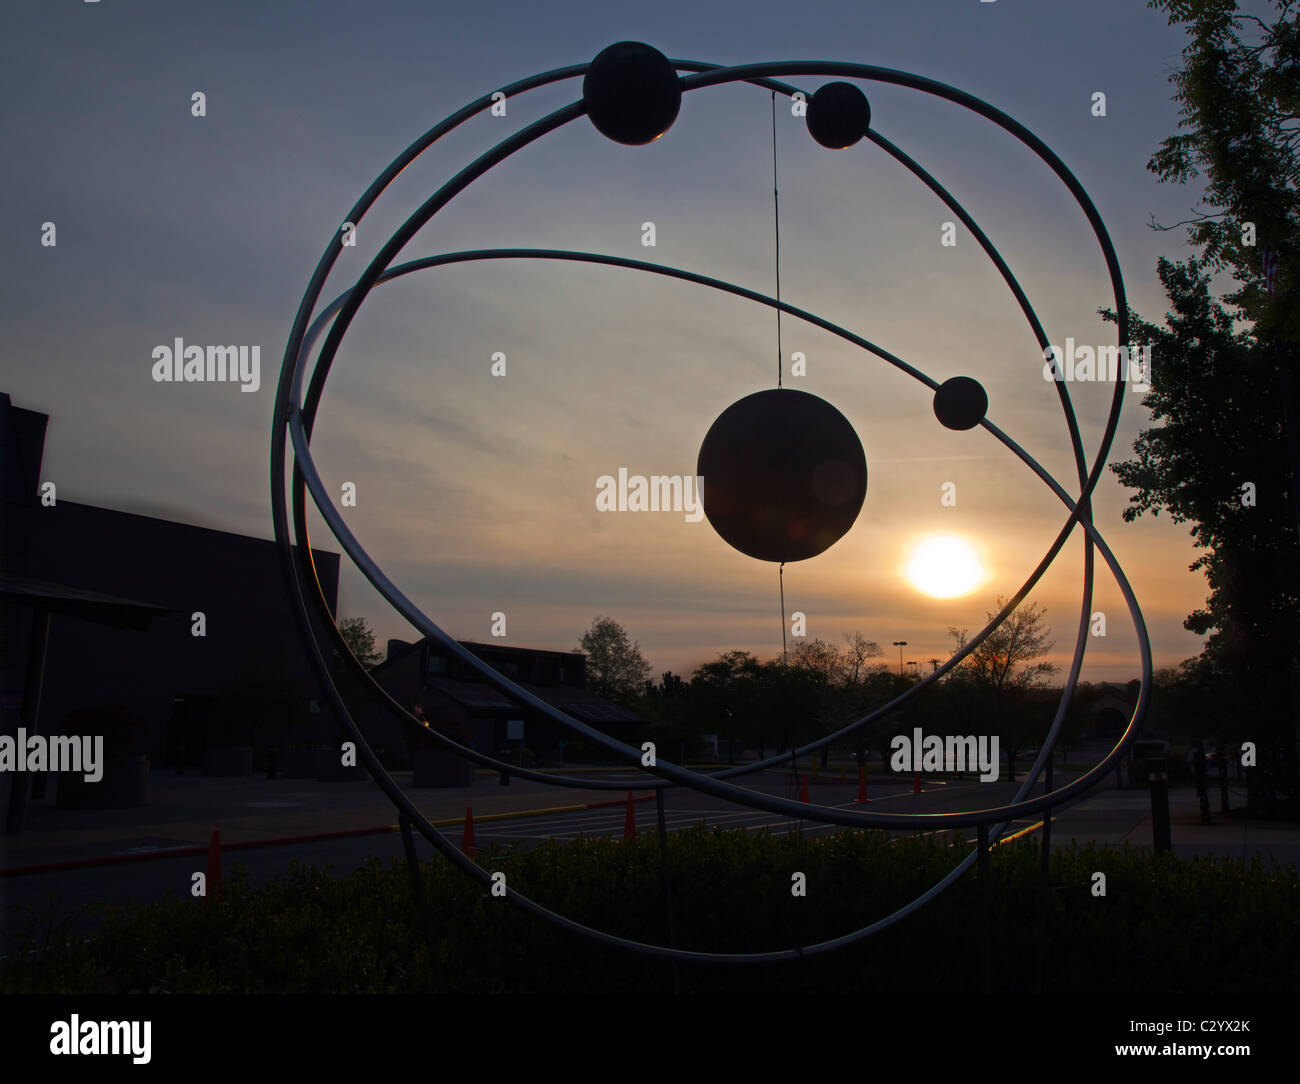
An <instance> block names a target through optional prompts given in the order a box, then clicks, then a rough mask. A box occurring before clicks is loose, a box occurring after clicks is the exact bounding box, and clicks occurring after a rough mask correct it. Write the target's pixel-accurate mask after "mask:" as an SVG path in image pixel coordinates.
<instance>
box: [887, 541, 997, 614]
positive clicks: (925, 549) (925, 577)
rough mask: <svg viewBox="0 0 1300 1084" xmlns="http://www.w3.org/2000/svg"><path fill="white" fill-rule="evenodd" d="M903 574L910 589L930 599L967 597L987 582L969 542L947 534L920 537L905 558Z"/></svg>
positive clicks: (981, 566) (982, 567) (982, 568)
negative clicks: (914, 589)
mask: <svg viewBox="0 0 1300 1084" xmlns="http://www.w3.org/2000/svg"><path fill="white" fill-rule="evenodd" d="M905 575H906V576H907V579H908V581H909V582H910V583H911V584H912V586H913V587H915V588H916V589H917V590H918V591H921V592H922V593H924V594H927V595H929V596H930V597H931V598H957V597H958V596H960V595H966V594H969V593H970V592H971V591H973V590H974V589H975V588H976V587H978V586H979V585H980V584H981V583H983V582H984V580H985V579H986V573H985V571H984V566H983V565H982V564H980V559H979V557H978V556H977V555H976V553H975V550H974V549H973V548H972V547H971V545H970V543H968V542H966V541H964V540H963V539H960V538H957V537H956V536H955V535H950V534H940V535H930V536H929V537H928V538H923V539H922V540H921V541H920V542H919V543H918V544H917V545H916V547H915V548H914V549H913V550H912V552H911V555H910V556H909V557H908V559H907V567H906V570H905Z"/></svg>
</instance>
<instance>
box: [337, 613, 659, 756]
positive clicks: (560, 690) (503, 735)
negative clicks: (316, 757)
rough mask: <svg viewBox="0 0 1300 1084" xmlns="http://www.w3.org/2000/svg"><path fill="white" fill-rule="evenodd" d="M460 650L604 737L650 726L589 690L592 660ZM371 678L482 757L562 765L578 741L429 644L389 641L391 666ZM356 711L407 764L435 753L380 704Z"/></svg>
mask: <svg viewBox="0 0 1300 1084" xmlns="http://www.w3.org/2000/svg"><path fill="white" fill-rule="evenodd" d="M461 646H462V647H464V648H465V649H466V650H467V651H469V652H470V653H471V654H472V655H474V656H476V657H477V658H479V659H482V660H483V661H484V662H485V663H487V664H488V665H489V666H491V667H492V668H493V669H495V670H497V671H498V672H500V673H501V674H503V675H504V676H505V677H508V678H509V679H510V680H511V681H514V682H516V683H517V684H519V685H520V686H521V687H522V688H523V689H525V690H526V691H527V692H530V693H532V694H533V695H534V696H536V697H537V698H538V699H540V700H543V701H545V702H546V703H547V704H550V705H551V706H553V707H555V708H558V709H559V710H560V711H563V712H565V713H566V714H568V715H571V716H572V717H573V718H575V719H577V720H578V721H579V722H583V723H587V724H588V725H590V726H592V727H594V728H595V729H597V730H600V731H601V732H603V733H607V734H609V735H611V736H613V737H618V738H620V740H625V741H630V739H631V738H632V737H634V736H636V734H639V733H640V732H641V730H642V729H643V728H644V727H645V725H646V721H645V720H644V719H642V718H641V717H640V716H639V715H637V714H636V713H635V712H632V711H629V710H628V709H627V708H624V707H622V706H620V705H618V704H614V703H612V702H610V701H608V700H606V699H605V698H604V697H602V696H599V695H597V694H596V693H594V692H590V691H588V689H587V687H586V670H587V667H586V657H585V656H583V655H581V654H579V653H578V652H565V651H538V650H533V649H531V648H522V647H509V646H507V645H504V644H480V643H472V642H469V641H462V642H461ZM370 673H371V676H372V677H374V678H375V680H376V681H377V682H378V683H379V684H380V685H381V686H382V687H383V688H384V690H385V691H386V692H387V693H388V694H389V695H390V696H391V697H392V698H393V699H394V700H396V701H397V702H398V703H399V704H401V705H402V707H404V708H405V709H406V710H407V711H410V712H412V713H413V714H415V715H416V716H417V717H423V718H425V719H427V720H428V722H429V724H430V725H431V726H432V727H433V728H434V729H436V730H439V731H440V732H442V733H444V734H446V735H447V736H449V737H452V738H455V739H456V740H457V741H459V742H460V743H462V744H464V745H468V746H469V747H470V748H473V749H476V750H478V751H479V752H482V753H488V754H490V755H496V756H500V755H502V754H508V753H512V752H517V751H518V749H519V748H520V746H522V747H524V748H527V749H530V750H532V751H533V753H535V754H537V755H539V756H543V757H550V758H553V759H556V760H558V759H560V755H561V750H562V748H563V743H564V742H566V741H570V742H571V741H572V740H573V735H572V733H571V732H570V731H568V730H566V729H565V728H564V727H562V726H560V725H559V724H558V723H555V722H552V721H551V720H550V719H547V718H545V717H544V716H543V715H541V713H540V712H536V711H534V710H533V709H531V708H525V707H523V706H521V705H519V704H518V703H516V702H514V701H513V700H511V699H510V698H509V697H507V696H505V695H504V694H503V693H500V692H498V691H497V690H496V689H494V688H493V687H492V686H491V685H489V684H488V683H487V681H486V679H485V678H483V677H482V675H480V674H479V673H478V672H477V671H475V670H473V669H472V668H471V667H469V666H467V665H466V664H465V663H463V662H462V661H461V660H459V659H456V658H451V657H449V655H448V653H447V652H446V651H445V650H444V649H443V648H441V647H440V646H439V645H437V644H434V643H431V642H430V641H429V640H427V639H424V640H420V641H419V642H418V643H414V644H410V643H404V642H403V641H401V640H389V641H388V657H387V659H386V660H385V661H384V662H382V663H380V664H379V665H378V666H376V667H374V668H373V669H372V670H371V671H370ZM353 699H354V701H361V700H363V698H361V697H356V698H353ZM364 699H366V700H368V699H369V698H364ZM354 707H355V708H356V710H357V715H358V718H359V720H360V721H361V723H362V726H363V729H364V730H365V732H366V737H367V740H368V741H370V742H371V744H372V745H374V746H376V747H380V746H382V747H383V748H386V749H388V750H390V751H393V752H399V753H400V752H404V753H405V754H406V756H407V757H410V756H413V754H414V752H415V751H417V750H418V749H419V748H422V747H428V748H433V743H432V742H422V741H421V740H420V735H419V733H418V732H416V731H415V730H414V729H413V728H412V727H410V726H409V725H406V726H403V724H402V723H401V722H400V720H398V719H397V718H395V717H394V715H393V714H392V713H391V712H390V711H388V710H386V709H385V708H383V707H382V706H381V705H378V704H374V703H373V701H369V702H364V703H362V702H354ZM519 735H522V737H520V736H519ZM638 744H639V742H638Z"/></svg>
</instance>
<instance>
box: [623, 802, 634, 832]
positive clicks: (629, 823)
mask: <svg viewBox="0 0 1300 1084" xmlns="http://www.w3.org/2000/svg"><path fill="white" fill-rule="evenodd" d="M635 835H636V810H635V809H633V808H632V792H631V791H630V790H629V791H628V792H627V813H626V815H625V816H624V817H623V838H624V839H631V838H632V837H633V836H635Z"/></svg>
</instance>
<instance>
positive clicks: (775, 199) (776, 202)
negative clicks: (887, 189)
mask: <svg viewBox="0 0 1300 1084" xmlns="http://www.w3.org/2000/svg"><path fill="white" fill-rule="evenodd" d="M772 226H773V229H774V230H775V232H776V300H777V302H778V307H777V310H776V386H777V387H778V388H779V387H780V386H781V369H782V367H783V365H784V360H783V358H782V356H781V309H780V307H779V303H780V301H781V205H780V195H779V194H778V192H777V187H776V91H772ZM781 629H782V634H781V638H782V640H784V639H785V631H784V630H785V611H784V609H782V612H781Z"/></svg>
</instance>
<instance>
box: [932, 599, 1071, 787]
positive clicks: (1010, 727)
mask: <svg viewBox="0 0 1300 1084" xmlns="http://www.w3.org/2000/svg"><path fill="white" fill-rule="evenodd" d="M1005 605H1006V599H1005V598H1003V597H1002V596H1001V595H999V596H998V599H997V602H996V603H995V608H994V609H993V610H990V611H989V614H988V617H989V620H990V621H992V620H993V618H994V616H996V614H997V613H998V612H1000V611H1001V609H1002V607H1003V606H1005ZM1046 615H1047V613H1046V610H1045V609H1044V608H1043V607H1042V605H1040V604H1039V603H1031V604H1030V605H1028V606H1025V605H1021V606H1018V607H1017V608H1016V609H1014V610H1012V611H1011V613H1010V614H1008V615H1007V619H1006V620H1005V621H1003V622H1002V624H1001V625H999V626H998V627H997V628H996V629H994V630H993V631H992V632H991V633H990V634H989V635H988V637H987V638H986V639H985V640H984V641H983V643H981V644H980V645H979V647H977V648H976V649H975V650H974V651H972V652H971V653H970V654H969V655H968V656H966V658H965V659H964V660H962V663H961V665H960V667H958V671H957V676H956V683H957V685H958V686H960V685H961V683H964V684H965V687H964V690H960V691H964V692H965V693H966V695H967V697H968V698H969V702H970V703H971V705H972V707H973V708H974V711H975V714H976V717H981V716H982V718H983V720H984V722H985V725H988V726H990V727H996V728H997V731H998V734H999V736H1000V737H1001V744H1002V748H1003V752H1005V753H1006V757H1007V769H1008V772H1009V775H1010V778H1011V779H1012V780H1013V781H1014V780H1015V778H1016V754H1017V753H1019V751H1020V750H1021V749H1022V748H1024V746H1025V745H1026V744H1027V743H1028V740H1029V739H1030V737H1031V736H1032V735H1034V734H1036V733H1038V732H1039V731H1041V730H1042V729H1043V727H1042V725H1041V723H1042V720H1041V719H1040V718H1039V717H1038V713H1037V712H1036V711H1034V710H1033V708H1034V703H1033V701H1034V699H1035V698H1034V697H1032V696H1031V695H1030V694H1031V693H1033V692H1035V691H1036V690H1040V689H1041V688H1042V687H1043V686H1044V685H1045V684H1046V681H1047V678H1048V677H1050V676H1051V675H1052V674H1054V673H1056V670H1057V667H1056V666H1055V664H1053V663H1050V662H1036V661H1035V660H1036V659H1041V658H1042V657H1043V656H1044V655H1046V654H1047V653H1048V652H1049V651H1051V649H1052V648H1053V646H1055V645H1054V643H1053V641H1052V640H1050V639H1049V636H1050V635H1051V630H1050V629H1048V628H1044V626H1043V619H1044V617H1046ZM948 635H949V636H951V637H952V638H953V640H954V641H956V644H957V650H958V651H960V650H961V649H962V648H964V647H965V646H966V644H967V642H968V640H969V639H970V637H969V636H968V634H967V630H966V629H957V628H951V627H950V628H949V629H948ZM955 691H958V690H955Z"/></svg>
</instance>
